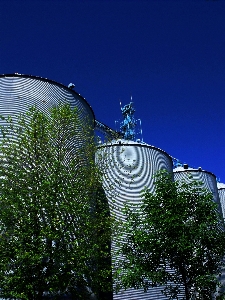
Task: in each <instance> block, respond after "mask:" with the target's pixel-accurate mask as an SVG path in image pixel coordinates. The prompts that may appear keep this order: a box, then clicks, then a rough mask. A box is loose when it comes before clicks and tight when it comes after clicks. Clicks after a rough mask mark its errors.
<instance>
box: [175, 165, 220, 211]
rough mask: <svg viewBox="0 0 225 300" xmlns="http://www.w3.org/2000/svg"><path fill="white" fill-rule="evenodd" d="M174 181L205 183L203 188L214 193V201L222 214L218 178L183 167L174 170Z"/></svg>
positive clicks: (205, 172) (202, 171) (209, 173)
mask: <svg viewBox="0 0 225 300" xmlns="http://www.w3.org/2000/svg"><path fill="white" fill-rule="evenodd" d="M190 175H191V176H190ZM174 180H185V181H186V182H192V181H193V180H197V181H201V182H202V183H203V187H204V188H206V189H207V190H209V191H210V192H211V193H212V195H213V200H214V201H215V203H217V204H218V209H219V211H220V213H222V209H221V205H220V199H219V195H218V189H217V182H216V176H215V175H214V174H213V173H211V172H208V171H204V170H198V169H192V168H188V169H184V168H183V167H178V168H176V169H174Z"/></svg>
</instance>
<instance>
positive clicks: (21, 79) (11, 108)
mask: <svg viewBox="0 0 225 300" xmlns="http://www.w3.org/2000/svg"><path fill="white" fill-rule="evenodd" d="M60 103H62V104H63V103H64V104H66V103H67V104H69V105H70V106H71V107H72V108H76V109H77V111H78V117H79V119H80V120H81V124H82V123H83V124H88V126H91V127H92V128H93V127H94V124H95V121H94V119H95V117H94V113H93V111H92V108H91V107H90V105H89V104H88V103H87V101H86V100H85V99H84V98H83V97H81V96H80V95H79V94H77V93H76V92H75V91H73V90H71V89H69V88H67V87H66V86H64V85H62V84H59V83H57V82H54V81H51V80H48V79H45V78H41V77H35V76H28V75H18V74H11V75H0V114H1V115H2V116H8V115H10V116H16V115H18V114H20V113H24V112H26V111H27V110H28V108H29V107H31V106H36V107H37V108H38V109H40V110H41V111H43V112H45V113H46V114H48V113H49V108H50V107H53V106H56V105H58V104H60ZM0 124H1V125H4V121H3V120H0ZM77 129H78V131H79V128H77ZM89 133H91V131H89ZM82 140H86V141H87V137H82V136H81V135H80V139H79V140H77V141H76V143H75V144H76V145H75V147H78V146H79V145H80V143H81V141H82Z"/></svg>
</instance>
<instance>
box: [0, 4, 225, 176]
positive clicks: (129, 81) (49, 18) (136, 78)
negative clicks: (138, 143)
mask: <svg viewBox="0 0 225 300" xmlns="http://www.w3.org/2000/svg"><path fill="white" fill-rule="evenodd" d="M15 72H18V73H22V74H32V75H36V76H41V77H47V78H49V79H52V80H55V81H58V82H61V83H63V84H65V85H68V84H69V83H70V82H73V83H74V84H75V85H76V88H75V90H76V91H77V92H78V93H80V94H81V95H82V96H83V97H85V98H86V99H87V101H88V102H89V104H90V105H91V106H92V108H93V110H94V112H95V115H96V118H97V119H98V120H100V121H102V122H103V123H105V124H107V125H108V126H110V127H112V128H115V120H119V119H121V112H120V106H119V102H120V101H121V102H122V104H123V105H124V104H126V103H129V101H130V95H131V94H132V96H133V101H134V104H135V108H136V117H137V118H141V120H142V129H143V138H144V141H145V142H146V143H148V144H151V145H154V146H156V147H159V148H161V149H163V150H165V151H166V152H167V153H168V154H170V155H172V156H174V157H177V158H179V159H180V160H182V161H184V162H187V163H189V164H190V165H192V166H194V167H199V166H201V167H202V168H203V169H205V170H207V171H211V172H213V173H214V174H215V175H216V176H217V177H219V178H220V179H221V181H222V182H225V168H224V167H225V163H224V161H225V159H224V153H225V139H224V136H225V108H224V103H225V1H224V0H217V1H213V0H209V1H206V0H195V1H194V0H193V1H192V0H177V1H173V0H164V1H161V0H152V1H151V0H148V1H142V0H136V1H132V0H130V1H129V0H127V1H125V0H121V1H119V0H112V1H108V0H102V1H95V0H89V1H87V0H84V1H81V0H80V1H76V0H0V73H1V74H7V73H15Z"/></svg>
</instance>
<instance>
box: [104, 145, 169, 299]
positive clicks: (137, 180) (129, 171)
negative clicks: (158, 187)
mask: <svg viewBox="0 0 225 300" xmlns="http://www.w3.org/2000/svg"><path fill="white" fill-rule="evenodd" d="M99 152H100V153H101V155H102V156H103V157H104V161H103V164H104V165H105V167H106V170H105V181H104V188H105V193H106V196H107V198H108V201H109V206H110V210H111V213H113V214H115V216H116V218H117V219H118V220H125V215H124V214H123V212H122V209H123V207H124V204H125V203H126V202H129V205H130V207H131V208H134V206H135V205H138V204H140V203H141V201H142V199H141V194H142V190H143V189H144V188H145V187H147V188H148V189H150V190H151V191H154V185H153V181H154V180H153V175H154V174H155V173H156V172H157V171H159V170H161V169H166V170H168V171H169V172H171V173H172V160H171V157H170V156H169V155H168V154H167V153H166V152H164V151H163V150H161V149H158V148H156V147H154V146H149V145H147V144H142V143H135V142H132V141H126V140H119V141H116V142H112V143H110V144H105V145H102V146H100V150H99ZM136 208H137V207H136ZM114 242H115V241H113V242H112V250H113V251H115V250H116V246H115V243H114ZM113 251H112V252H113ZM112 259H113V260H116V259H115V257H114V256H113V257H112ZM161 290H162V287H157V288H155V287H154V288H151V289H149V290H148V291H147V292H146V293H145V292H144V290H143V289H128V290H126V291H121V292H119V293H118V294H114V297H113V299H116V300H134V299H135V300H138V299H140V300H146V299H152V300H156V299H162V300H164V299H168V298H166V297H165V296H163V295H162V293H161Z"/></svg>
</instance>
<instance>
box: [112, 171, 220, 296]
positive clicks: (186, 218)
mask: <svg viewBox="0 0 225 300" xmlns="http://www.w3.org/2000/svg"><path fill="white" fill-rule="evenodd" d="M125 213H126V216H127V221H126V223H125V224H124V231H125V232H126V234H125V238H124V240H123V243H122V244H121V245H120V246H121V247H120V249H121V250H120V251H121V254H122V257H123V260H122V261H121V262H120V265H119V266H118V271H117V273H116V276H117V281H118V284H119V285H120V287H121V286H122V287H125V288H127V287H134V288H140V287H143V288H144V289H145V290H147V289H148V288H150V287H152V286H155V285H164V290H163V293H164V294H166V295H167V296H170V297H171V298H172V299H174V298H176V297H177V296H178V295H179V294H180V293H181V294H185V299H211V297H212V293H213V292H215V290H216V287H217V285H218V280H217V278H216V275H218V274H219V272H220V271H221V267H222V265H221V264H222V257H223V255H224V253H225V233H224V224H223V220H222V218H221V216H220V215H219V213H218V207H217V204H216V203H214V202H213V197H212V194H211V193H210V192H209V191H207V190H205V189H204V188H203V187H202V184H201V183H200V182H197V181H194V180H193V181H192V182H191V183H186V182H185V181H181V182H179V181H177V182H174V181H173V179H172V176H171V175H170V174H168V173H167V172H166V171H161V172H159V173H158V174H157V175H156V176H155V192H154V193H151V192H149V191H148V190H145V191H144V193H143V203H142V204H141V206H140V207H137V209H136V210H130V209H129V206H128V207H126V209H125ZM193 297H194V298H193Z"/></svg>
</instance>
